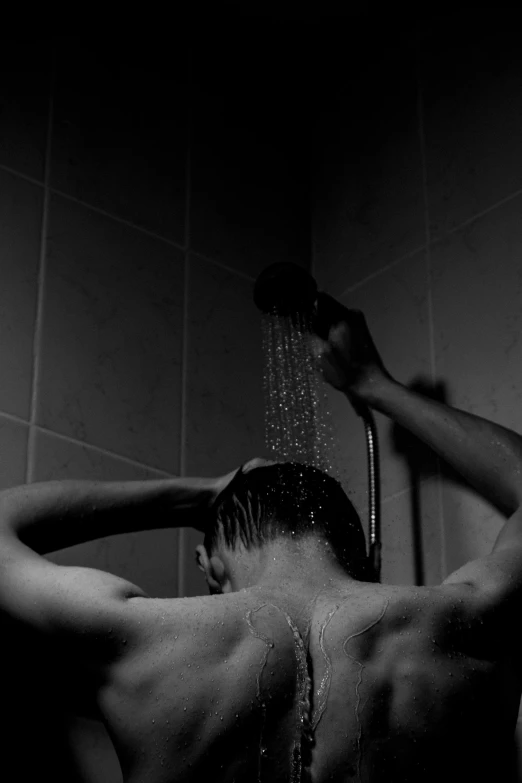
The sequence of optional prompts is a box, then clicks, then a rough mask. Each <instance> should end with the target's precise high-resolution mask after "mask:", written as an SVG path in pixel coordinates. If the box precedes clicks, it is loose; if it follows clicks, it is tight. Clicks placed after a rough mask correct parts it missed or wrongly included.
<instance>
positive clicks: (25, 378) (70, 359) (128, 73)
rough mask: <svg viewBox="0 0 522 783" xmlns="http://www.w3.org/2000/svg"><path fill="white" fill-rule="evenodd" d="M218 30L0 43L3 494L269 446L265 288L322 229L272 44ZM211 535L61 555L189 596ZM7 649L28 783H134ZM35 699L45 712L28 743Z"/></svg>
mask: <svg viewBox="0 0 522 783" xmlns="http://www.w3.org/2000/svg"><path fill="white" fill-rule="evenodd" d="M215 33H216V30H215V29H213V30H209V31H206V30H204V29H199V30H198V31H197V36H194V35H193V36H192V43H190V36H189V31H188V30H187V29H185V28H184V27H182V26H180V25H178V27H177V28H176V36H175V40H174V41H173V42H171V43H172V45H171V47H170V48H169V50H168V51H166V52H164V53H159V54H158V53H155V54H153V53H152V52H150V51H146V52H145V51H143V50H142V49H141V48H140V47H135V46H134V45H133V44H129V46H128V47H127V48H125V47H124V46H123V45H121V44H118V46H117V47H116V46H115V45H114V44H110V43H106V44H104V45H102V44H100V43H97V44H96V45H93V46H91V48H87V47H85V46H84V45H83V44H80V42H78V41H74V40H73V41H71V40H69V41H66V42H62V41H58V42H54V43H49V42H43V43H42V44H41V46H38V45H34V44H31V45H28V44H25V45H24V44H23V43H20V42H16V43H14V42H11V44H5V43H4V45H3V46H2V48H1V49H0V58H1V60H2V62H0V66H1V67H0V270H1V275H2V284H1V286H0V362H1V365H2V380H1V382H0V432H1V434H2V436H3V437H2V440H1V446H0V486H1V487H4V488H5V487H9V486H13V485H16V484H22V483H24V482H26V481H29V482H32V481H43V480H48V479H63V478H84V479H96V480H125V479H142V478H148V477H150V478H153V477H161V476H169V475H178V474H180V473H182V474H185V475H220V474H222V473H225V472H228V471H229V470H231V469H232V468H234V467H235V466H237V465H238V464H240V463H241V462H243V461H245V460H247V459H249V458H251V457H253V456H256V455H259V454H263V453H264V440H263V431H262V426H263V421H262V417H263V403H262V397H261V394H262V356H261V330H260V318H259V314H258V313H257V311H256V310H255V307H254V305H253V302H252V284H253V281H254V278H255V275H256V274H257V273H258V272H259V271H260V270H261V269H262V268H263V267H264V266H266V265H268V264H269V263H271V262H272V261H276V260H279V259H282V258H292V259H293V260H294V261H297V262H298V263H301V264H305V265H306V264H307V263H308V262H309V259H308V257H307V249H308V244H309V238H308V225H309V217H308V214H307V212H306V200H305V194H304V188H303V187H302V183H301V182H300V181H299V179H298V177H297V176H296V170H298V167H299V161H298V160H297V154H296V148H295V147H294V148H291V147H290V145H289V138H290V136H291V134H290V131H289V129H288V128H287V125H286V119H285V117H286V115H285V112H287V114H288V115H290V114H291V113H292V112H290V111H289V107H286V106H285V105H283V104H282V103H280V104H279V105H278V104H277V100H278V98H277V95H278V93H277V90H278V89H279V88H278V87H277V85H275V86H274V85H273V89H272V88H271V86H270V79H272V80H273V76H274V74H272V76H271V75H270V73H266V72H263V71H262V70H260V68H259V66H258V65H257V63H258V62H260V57H259V54H260V49H259V47H260V46H262V42H260V40H259V37H258V38H256V37H255V36H254V35H253V31H252V30H249V29H248V28H245V31H244V36H243V37H242V39H241V40H242V49H240V50H238V47H237V46H236V47H235V48H234V47H232V45H231V43H232V40H233V36H232V32H231V31H230V32H228V31H227V30H226V29H224V30H223V31H222V35H220V36H216V34H215ZM227 36H229V37H230V39H229V40H228V39H227ZM256 42H257V43H256ZM256 47H257V49H256ZM159 48H160V47H159ZM272 54H273V56H274V57H275V59H277V54H276V52H275V51H273V53H272ZM236 58H240V60H241V62H242V63H243V69H241V68H238V67H237V59H236ZM256 68H257V71H256ZM274 72H275V71H274ZM289 78H290V77H289ZM281 87H282V85H281ZM280 100H281V99H280ZM296 101H297V98H296ZM294 108H295V107H294ZM278 123H280V125H281V127H280V128H279V129H278V127H277V126H278ZM281 129H282V130H283V132H281ZM285 134H286V136H285ZM199 540H200V536H197V535H195V534H194V533H193V532H191V531H181V532H180V531H177V530H161V531H148V532H142V533H132V534H128V535H123V536H113V537H109V538H105V539H102V540H100V541H96V542H91V543H89V544H84V545H80V546H77V547H73V548H70V549H68V550H63V551H60V552H56V553H53V554H52V555H50V556H49V557H50V559H52V560H53V561H54V562H57V563H61V564H64V565H67V564H75V565H85V566H91V567H95V568H100V569H105V570H109V571H111V572H113V573H115V574H119V575H121V576H123V577H126V578H128V579H130V580H131V581H132V582H134V583H136V584H138V585H140V586H142V587H143V588H144V589H145V590H146V592H147V593H149V594H152V595H156V596H159V597H174V596H176V595H178V594H188V595H190V594H195V593H201V592H206V586H205V584H204V582H203V579H202V578H201V577H200V575H199V572H198V571H197V569H196V567H195V564H194V558H193V554H192V550H193V546H194V544H195V543H196V541H199ZM13 645H14V648H13V649H16V651H17V652H16V655H15V654H14V653H13V661H12V665H13V666H14V667H15V672H18V673H17V674H15V673H13V683H16V687H15V686H13V692H12V698H11V702H10V701H9V696H7V702H6V704H5V714H6V715H8V714H12V715H13V716H14V717H13V730H12V736H10V741H8V742H7V743H6V747H11V748H12V749H13V763H14V764H16V768H17V770H18V777H19V778H21V779H27V780H29V779H32V777H33V774H34V775H36V772H37V773H38V775H37V776H38V777H41V776H42V774H44V776H45V765H46V763H47V761H48V762H49V770H48V771H49V774H51V775H52V777H53V779H54V780H61V779H62V778H63V779H64V780H68V781H73V780H82V781H91V780H92V781H97V783H100V781H110V782H111V783H112V782H113V781H118V780H120V772H119V768H118V764H117V761H116V758H115V755H114V753H113V751H112V746H111V744H110V742H109V740H108V737H107V736H106V734H105V732H104V731H103V730H102V728H101V726H100V724H98V723H96V722H95V721H92V720H89V719H87V718H86V719H82V720H73V719H72V717H70V718H68V720H67V726H66V727H62V728H60V726H61V720H62V719H61V715H62V712H63V710H62V709H61V706H60V699H59V697H58V696H57V691H56V686H55V687H54V688H53V687H52V686H51V689H50V690H49V693H46V691H45V681H46V680H47V679H51V675H50V672H49V671H48V670H47V671H46V672H43V673H41V675H38V676H37V677H33V678H31V677H30V676H29V675H28V674H27V670H28V669H29V668H31V670H32V671H34V666H35V664H34V660H32V659H31V656H30V655H29V653H28V651H24V649H23V646H22V645H21V644H18V646H17V642H16V640H13ZM22 661H23V663H22ZM16 666H18V669H17V668H16ZM24 667H25V668H24ZM29 682H31V683H32V687H33V690H31V688H30V687H29V684H28V683H29ZM36 682H37V683H38V687H39V688H42V689H43V690H42V694H41V695H40V696H39V695H38V693H36V695H35V692H34V687H36V685H35V683H36ZM20 683H23V686H21V685H20ZM20 687H23V688H25V689H26V691H27V692H26V693H25V691H24V693H25V695H24V693H21V692H20ZM24 699H30V700H31V702H32V703H35V702H36V706H34V708H32V709H33V710H34V716H33V713H32V717H31V726H32V727H33V728H32V729H31V731H30V732H29V733H28V731H27V729H26V728H24V730H23V734H24V736H23V739H22V737H21V733H20V729H19V726H20V725H23V726H25V724H26V722H27V716H26V715H24V712H23V703H24ZM56 703H58V706H56ZM10 709H11V713H10ZM34 727H36V729H34ZM29 735H30V736H29ZM33 735H35V736H33ZM22 741H23V744H24V746H27V744H30V745H31V746H32V747H33V751H32V753H31V754H20V752H19V746H18V743H19V742H22ZM33 756H34V758H38V759H39V760H38V767H35V768H34V771H33V767H31V766H30V765H31V763H32V762H31V758H32V757H33ZM59 759H61V760H60V761H59ZM5 763H6V764H7V765H9V763H8V762H7V761H6V762H5ZM23 764H27V765H29V766H28V767H27V769H26V768H24V767H23ZM62 768H63V769H62ZM80 770H81V772H80ZM60 776H62V777H60Z"/></svg>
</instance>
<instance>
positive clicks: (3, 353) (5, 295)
mask: <svg viewBox="0 0 522 783" xmlns="http://www.w3.org/2000/svg"><path fill="white" fill-rule="evenodd" d="M42 204H43V190H42V189H41V188H40V187H39V186H38V185H33V184H31V183H30V182H27V181H24V180H23V179H21V178H19V177H17V176H15V175H13V174H10V173H8V172H5V171H0V273H1V278H2V285H1V287H0V362H1V366H2V381H1V383H0V410H3V411H5V412H6V413H12V414H14V415H16V416H20V417H22V418H24V419H29V415H30V403H31V399H30V398H31V383H32V372H33V340H34V325H35V313H36V298H37V287H38V263H39V257H40V244H41V242H40V239H41V226H42Z"/></svg>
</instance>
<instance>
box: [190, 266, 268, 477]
mask: <svg viewBox="0 0 522 783" xmlns="http://www.w3.org/2000/svg"><path fill="white" fill-rule="evenodd" d="M186 397H187V403H186V444H185V447H186V467H185V469H186V473H187V474H188V475H221V474H223V473H226V472H228V471H230V470H232V469H233V468H235V467H238V466H239V465H240V464H241V463H242V462H246V461H247V460H248V459H251V458H252V457H255V456H263V454H266V448H265V444H264V420H263V417H264V399H263V352H262V335H261V316H260V313H259V312H258V310H257V309H256V307H255V305H254V303H253V301H252V284H251V283H250V282H248V281H245V280H244V279H243V278H240V277H238V276H237V275H235V274H234V273H231V272H227V271H226V270H223V269H221V268H219V267H217V266H215V265H214V264H211V263H208V262H206V261H203V260H201V259H200V258H198V257H197V256H195V255H194V256H192V257H191V261H190V270H189V300H188V361H187V392H186Z"/></svg>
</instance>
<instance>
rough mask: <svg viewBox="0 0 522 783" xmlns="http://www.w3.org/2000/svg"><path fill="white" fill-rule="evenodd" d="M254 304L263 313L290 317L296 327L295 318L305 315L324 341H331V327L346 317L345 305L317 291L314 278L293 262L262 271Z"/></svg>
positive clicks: (282, 263) (272, 265) (277, 263)
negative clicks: (329, 334) (329, 339)
mask: <svg viewBox="0 0 522 783" xmlns="http://www.w3.org/2000/svg"><path fill="white" fill-rule="evenodd" d="M254 302H255V304H256V305H257V307H258V308H259V310H261V312H262V313H266V314H272V315H280V316H290V317H291V318H292V320H293V321H294V324H295V326H297V328H299V322H298V319H297V318H296V316H298V315H301V316H304V317H305V318H307V320H309V324H310V328H311V331H313V332H315V333H316V334H317V335H319V337H322V339H323V340H327V339H328V333H329V331H330V327H331V326H333V325H334V324H336V323H339V321H342V320H343V318H346V317H347V311H346V308H345V307H344V305H342V304H341V303H340V302H338V301H337V300H336V299H334V298H333V297H332V296H330V295H329V294H326V293H324V292H323V291H318V289H317V283H316V281H315V280H314V278H313V277H312V275H311V274H310V273H309V272H307V271H306V269H303V267H302V266H298V265H297V264H294V263H292V262H290V261H276V263H275V264H270V266H267V267H266V269H264V270H263V271H262V272H261V274H260V275H259V277H258V278H257V280H256V282H255V285H254Z"/></svg>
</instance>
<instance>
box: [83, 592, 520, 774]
mask: <svg viewBox="0 0 522 783" xmlns="http://www.w3.org/2000/svg"><path fill="white" fill-rule="evenodd" d="M130 600H131V601H132V603H133V604H134V616H135V618H136V619H135V622H134V624H133V625H132V627H130V628H129V634H128V636H127V638H126V639H125V640H124V641H125V644H123V640H122V645H121V654H120V655H119V657H118V659H117V661H116V662H115V663H114V664H113V665H112V667H111V670H110V673H109V675H108V677H107V678H106V681H105V682H104V683H103V685H100V687H99V690H98V704H99V708H100V710H101V713H102V715H103V720H104V722H105V724H106V726H107V729H108V731H109V734H110V735H111V737H112V740H113V742H114V745H115V748H116V751H117V753H118V756H119V759H120V762H121V765H122V770H123V773H124V780H125V781H126V783H174V781H176V783H182V782H184V781H195V780H198V781H199V780H204V779H207V780H212V781H213V783H221V781H223V782H224V781H226V782H227V783H232V782H233V781H235V783H240V782H241V783H243V782H245V783H247V782H248V783H255V781H258V780H263V781H265V780H266V781H270V782H271V783H272V782H273V783H278V781H281V782H282V781H285V782H287V781H291V783H297V781H301V780H302V781H313V782H314V783H323V781H324V782H326V781H332V783H341V781H343V783H344V782H345V781H371V783H381V781H382V782H383V783H384V781H386V783H393V782H395V781H396V783H408V781H418V780H423V781H437V782H440V781H445V782H446V783H449V781H462V780H465V779H469V780H473V781H474V782H475V781H482V780H483V781H490V780H493V779H495V780H499V781H500V780H502V781H504V780H507V778H505V777H503V776H502V771H501V770H502V765H503V764H504V763H506V759H507V754H508V752H509V741H510V739H511V738H512V736H513V732H514V728H515V723H516V719H517V712H518V705H519V700H520V693H521V681H520V674H519V668H520V667H519V664H518V659H519V651H518V650H513V649H511V650H510V649H505V645H504V649H499V647H501V645H498V643H497V641H496V620H495V617H496V614H495V612H494V611H493V612H492V611H491V606H488V607H487V608H486V607H485V604H484V601H483V599H481V598H480V597H479V596H478V594H477V593H476V592H474V591H473V589H472V588H471V587H469V586H468V585H465V584H451V585H442V586H440V587H433V588H411V587H394V586H387V585H375V584H366V583H362V582H354V581H352V580H347V582H346V583H345V584H343V583H342V582H339V581H338V582H336V584H335V585H331V584H329V585H328V586H327V587H325V588H324V589H323V590H321V591H317V590H316V589H315V588H314V590H313V591H312V590H307V589H306V587H304V586H303V585H302V584H300V585H299V586H298V589H296V590H295V591H292V590H288V588H287V589H285V592H284V593H282V592H278V591H277V589H275V588H274V589H273V590H272V589H270V590H267V589H265V588H260V587H254V588H249V589H245V590H241V591H239V592H236V593H229V594H226V595H217V596H209V597H201V598H191V599H176V600H166V599H150V598H142V597H136V598H132V599H130Z"/></svg>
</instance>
